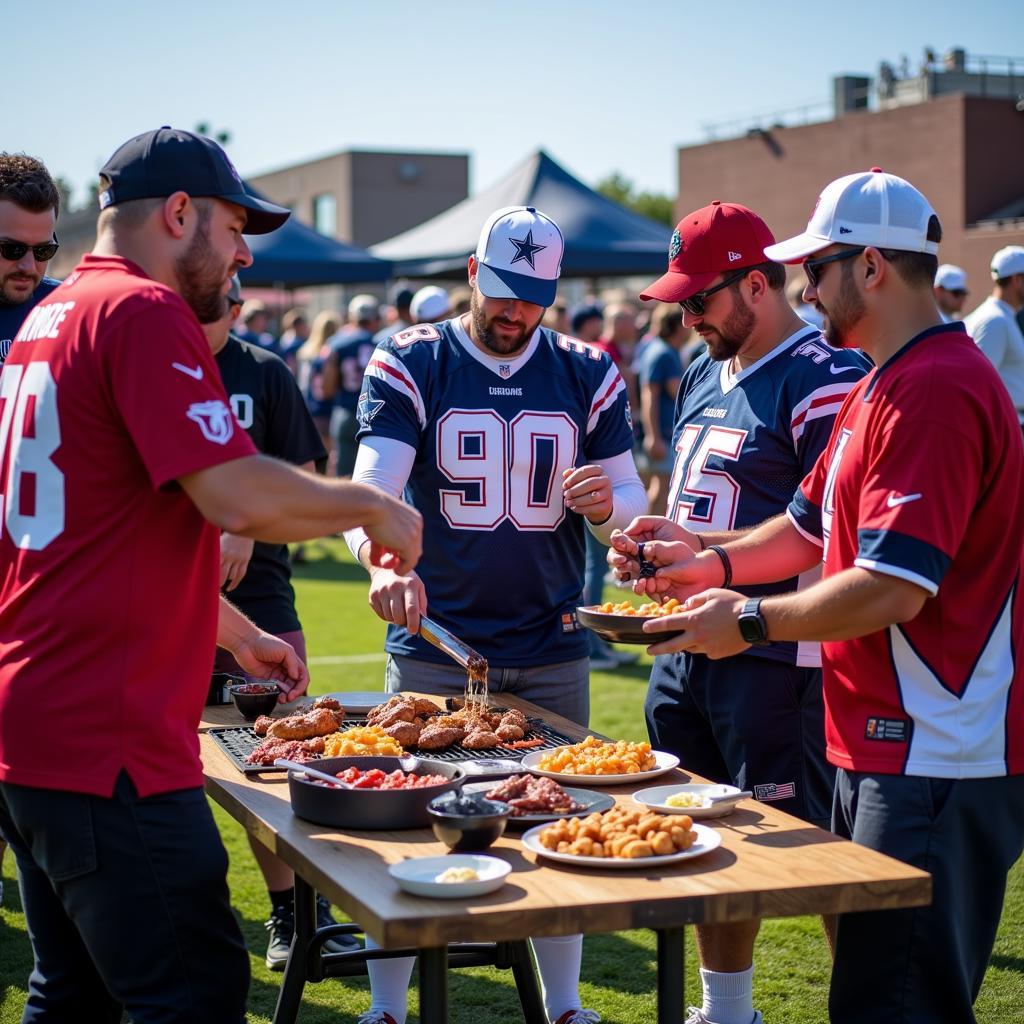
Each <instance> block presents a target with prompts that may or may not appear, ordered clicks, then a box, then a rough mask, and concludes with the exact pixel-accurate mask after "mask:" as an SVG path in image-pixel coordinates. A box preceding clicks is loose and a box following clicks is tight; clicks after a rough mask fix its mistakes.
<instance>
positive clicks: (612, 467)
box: [587, 452, 647, 544]
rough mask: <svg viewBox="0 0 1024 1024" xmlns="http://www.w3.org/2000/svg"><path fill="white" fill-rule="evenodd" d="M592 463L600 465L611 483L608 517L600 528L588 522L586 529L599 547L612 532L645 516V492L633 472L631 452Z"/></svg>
mask: <svg viewBox="0 0 1024 1024" xmlns="http://www.w3.org/2000/svg"><path fill="white" fill-rule="evenodd" d="M594 464H595V465H597V466H600V467H601V468H602V469H603V470H604V471H605V473H606V474H607V476H608V479H609V480H611V482H612V514H611V516H609V518H608V519H607V521H606V522H603V523H601V524H600V526H595V525H594V524H593V523H591V522H590V520H589V519H588V520H587V528H588V529H589V530H590V532H591V533H592V534H593V535H594V536H595V537H596V538H597V539H598V540H599V541H600V542H601V543H602V544H607V543H608V541H609V540H610V539H611V535H612V530H624V529H625V528H626V527H627V526H629V524H630V523H631V522H632V521H633V520H634V519H635V518H636V517H637V516H645V515H647V492H646V491H645V490H644V485H643V483H641V481H640V475H639V474H638V473H637V471H636V463H635V462H634V461H633V453H632V452H622V453H621V454H620V455H613V456H612V457H611V458H610V459H598V460H597V461H596V462H595V463H594Z"/></svg>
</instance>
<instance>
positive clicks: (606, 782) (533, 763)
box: [522, 750, 679, 859]
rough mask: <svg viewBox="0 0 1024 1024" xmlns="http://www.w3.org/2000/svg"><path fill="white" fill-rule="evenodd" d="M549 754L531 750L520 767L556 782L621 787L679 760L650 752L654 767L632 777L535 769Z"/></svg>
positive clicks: (654, 775) (660, 772)
mask: <svg viewBox="0 0 1024 1024" xmlns="http://www.w3.org/2000/svg"><path fill="white" fill-rule="evenodd" d="M550 753H552V751H550V750H531V751H530V752H529V753H528V754H527V755H526V756H525V757H524V758H523V760H522V765H523V767H524V768H525V769H526V770H527V771H531V772H533V774H534V775H546V776H547V777H548V778H549V779H554V780H555V781H556V782H561V783H581V784H583V785H586V786H621V785H623V784H624V783H628V782H639V781H640V780H641V779H656V778H657V777H658V776H659V775H664V774H665V772H670V771H672V769H673V768H675V767H676V766H677V765H678V764H679V758H678V757H676V755H675V754H669V753H666V752H665V751H664V750H652V751H651V753H652V754H653V755H654V760H655V767H654V768H651V769H649V770H648V771H646V772H633V774H632V775H571V774H567V773H565V772H549V771H545V770H544V769H543V768H538V767H537V765H538V764H539V763H540V759H541V758H542V757H544V756H545V755H546V754H550ZM659 859H660V858H659Z"/></svg>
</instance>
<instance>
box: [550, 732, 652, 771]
mask: <svg viewBox="0 0 1024 1024" xmlns="http://www.w3.org/2000/svg"><path fill="white" fill-rule="evenodd" d="M656 766H657V761H656V760H655V758H654V754H652V753H651V745H650V743H629V742H627V741H626V740H619V741H617V742H612V741H608V740H599V739H598V738H597V737H596V736H588V737H587V738H586V739H585V740H582V741H581V742H580V743H573V744H572V745H571V746H568V747H556V748H555V749H554V750H551V751H548V752H547V753H545V754H544V756H543V757H542V758H541V759H540V762H539V764H538V765H537V767H538V768H541V769H542V770H543V771H546V772H557V773H558V774H561V775H635V774H636V773H637V772H646V771H650V769H652V768H654V767H656Z"/></svg>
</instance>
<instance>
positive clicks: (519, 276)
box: [348, 206, 646, 1024]
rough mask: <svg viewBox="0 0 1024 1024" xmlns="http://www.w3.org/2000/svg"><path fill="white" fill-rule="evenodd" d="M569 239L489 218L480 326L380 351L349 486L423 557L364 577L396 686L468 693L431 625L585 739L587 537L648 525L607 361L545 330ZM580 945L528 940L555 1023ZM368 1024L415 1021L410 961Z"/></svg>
mask: <svg viewBox="0 0 1024 1024" xmlns="http://www.w3.org/2000/svg"><path fill="white" fill-rule="evenodd" d="M562 250H563V242H562V233H561V231H560V230H559V229H558V226H557V225H556V224H554V223H553V222H552V221H551V220H550V219H549V218H548V217H546V216H545V215H544V214H543V213H541V212H540V211H539V210H535V209H533V208H531V207H523V206H516V207H509V208H507V209H502V210H498V211H497V212H495V213H493V214H492V215H491V216H490V217H488V219H487V221H486V222H485V224H484V226H483V230H482V231H481V234H480V240H479V243H478V245H477V248H476V252H475V253H474V255H472V256H470V257H469V268H468V269H469V284H470V287H471V288H472V300H471V305H470V312H469V313H467V314H463V315H462V316H457V317H455V318H453V319H450V320H444V321H441V322H439V323H434V324H418V325H415V326H413V327H410V328H408V329H407V330H404V331H400V332H399V333H398V334H396V335H394V337H392V338H391V340H390V341H387V342H385V343H384V344H383V345H381V346H380V347H378V348H377V350H376V351H375V352H374V354H373V356H372V358H371V359H370V362H369V365H368V366H367V368H366V373H365V376H364V378H363V390H362V394H361V395H360V398H359V406H358V416H359V436H360V447H359V453H358V456H357V460H356V469H355V474H354V476H353V479H354V480H363V481H367V482H371V483H373V484H375V485H376V486H378V487H380V488H381V489H382V490H385V491H387V492H388V493H390V494H400V493H402V491H403V490H405V492H406V494H407V495H408V496H409V498H410V500H411V501H412V503H413V505H415V507H416V508H418V509H420V511H421V512H422V513H423V516H424V522H425V533H426V535H427V536H429V537H430V545H429V547H428V548H427V549H426V550H425V551H424V556H423V558H422V560H421V561H420V563H419V565H418V566H417V567H416V572H414V573H413V572H410V573H404V574H403V573H396V572H395V571H393V570H391V569H387V570H382V569H379V568H375V567H373V566H371V565H369V563H368V561H367V554H368V547H367V545H366V543H365V537H363V536H362V534H361V533H360V532H359V531H354V532H353V533H351V534H349V536H348V541H349V546H350V547H351V549H352V551H353V553H354V554H355V555H356V557H357V558H359V560H360V561H361V562H362V563H363V565H365V566H366V567H367V568H368V569H369V571H370V605H371V607H372V608H373V610H374V611H375V612H376V613H377V614H378V615H379V616H380V617H381V618H382V619H384V620H385V621H386V622H388V623H390V625H389V626H388V632H387V641H386V648H387V651H388V655H389V657H388V667H387V688H388V690H390V691H393V692H395V691H400V690H419V691H426V692H428V693H436V694H445V695H461V694H462V692H463V690H464V688H465V684H466V674H465V671H464V670H463V669H461V668H460V667H459V666H458V665H456V664H455V663H454V662H453V661H451V659H450V658H448V657H447V656H446V655H444V654H442V653H441V652H440V651H438V650H436V649H435V648H434V647H432V646H431V645H430V644H428V643H427V642H426V641H425V640H423V639H422V638H421V637H419V636H417V632H418V630H419V622H420V616H421V615H423V614H426V613H427V611H428V606H429V613H430V615H431V616H432V617H434V618H435V619H436V620H437V621H438V622H439V623H440V624H441V625H442V626H444V627H445V628H446V629H449V630H450V631H451V632H452V633H454V634H455V635H456V636H458V637H461V638H462V639H463V640H464V641H465V642H466V643H468V644H469V645H470V646H471V647H474V648H475V649H476V650H478V651H479V652H480V653H481V654H482V655H483V656H484V657H485V658H487V660H488V662H489V664H490V688H491V692H492V693H493V692H497V693H501V692H509V693H515V694H517V695H518V696H521V697H523V698H525V699H526V700H529V701H533V702H534V703H535V704H539V705H540V706H541V707H544V708H547V709H549V710H551V711H554V712H556V713H558V714H560V715H564V716H565V717H567V718H569V719H572V720H573V721H575V722H579V723H581V724H583V725H585V724H586V723H587V720H588V717H589V705H590V696H589V672H588V659H587V639H586V635H585V633H584V632H583V631H582V630H581V629H580V627H579V625H578V623H577V621H576V608H577V606H578V605H579V604H580V603H581V590H582V579H583V557H584V531H585V530H590V531H592V532H594V533H595V534H596V535H597V536H598V537H599V538H600V539H601V540H603V541H604V542H605V543H607V540H608V536H609V534H610V532H611V530H612V529H613V528H614V527H615V526H620V527H622V526H625V525H627V524H628V523H629V521H630V520H631V519H632V518H633V517H634V516H636V515H638V514H640V513H642V512H643V511H644V510H645V509H646V495H645V494H644V490H643V486H642V485H641V483H640V479H639V477H638V476H637V473H636V467H635V466H634V464H633V456H632V452H631V447H632V430H631V425H630V419H629V412H628V406H627V404H626V390H625V385H624V384H623V381H622V377H621V376H620V375H619V372H618V370H617V369H616V368H615V366H614V365H613V364H612V362H611V360H610V359H609V358H608V356H607V355H605V354H604V353H602V352H598V351H597V350H596V349H594V348H592V347H590V346H587V345H584V344H583V343H582V342H580V341H578V340H577V339H574V338H570V337H567V336H566V335H563V334H557V333H556V332H554V331H551V330H549V329H547V328H545V327H542V326H541V319H542V317H543V315H544V310H545V309H546V308H547V307H549V306H550V305H551V304H552V303H553V302H554V299H555V292H556V289H557V285H558V276H559V273H560V269H561V261H562ZM581 948H582V943H581V941H580V939H579V937H578V936H570V937H568V938H550V939H542V940H535V949H536V951H537V959H538V963H539V965H540V971H541V978H542V981H543V983H544V993H545V1002H546V1005H547V1009H548V1013H549V1015H550V1017H551V1020H552V1021H555V1020H561V1021H562V1024H566V1022H568V1021H569V1020H574V1021H576V1022H583V1021H585V1020H586V1019H587V1017H586V1016H584V1014H586V1013H589V1012H590V1011H583V1010H581V1009H580V1002H579V994H578V992H577V990H576V983H577V979H578V976H579V964H580V952H581ZM368 966H369V967H370V977H371V981H372V983H373V990H374V1003H373V1007H374V1009H373V1012H374V1014H376V1016H374V1017H372V1018H371V1019H372V1020H373V1021H375V1022H379V1021H386V1017H385V1016H384V1015H385V1014H389V1015H390V1016H391V1018H392V1019H393V1020H397V1021H398V1024H402V1021H404V1019H405V993H406V988H407V985H408V978H409V972H410V971H411V969H412V962H411V961H399V962H396V961H390V962H387V961H375V962H372V963H371V964H369V965H368Z"/></svg>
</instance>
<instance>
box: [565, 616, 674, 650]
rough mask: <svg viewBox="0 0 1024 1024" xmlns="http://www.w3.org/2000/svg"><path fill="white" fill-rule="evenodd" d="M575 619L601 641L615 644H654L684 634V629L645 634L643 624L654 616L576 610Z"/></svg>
mask: <svg viewBox="0 0 1024 1024" xmlns="http://www.w3.org/2000/svg"><path fill="white" fill-rule="evenodd" d="M576 618H577V619H578V620H579V621H580V622H581V623H582V624H583V625H584V626H586V627H587V629H592V630H593V631H594V632H595V633H596V634H597V635H598V636H599V637H601V638H602V639H604V640H609V641H611V642H612V643H616V644H647V645H650V644H656V643H658V642H659V641H661V640H667V639H668V638H669V637H670V636H679V635H680V634H681V633H685V632H686V630H685V629H676V630H669V631H667V632H665V633H645V632H644V623H645V622H647V621H649V620H650V619H652V618H656V616H648V615H609V614H608V613H607V612H597V611H594V609H593V608H577V609H576Z"/></svg>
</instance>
